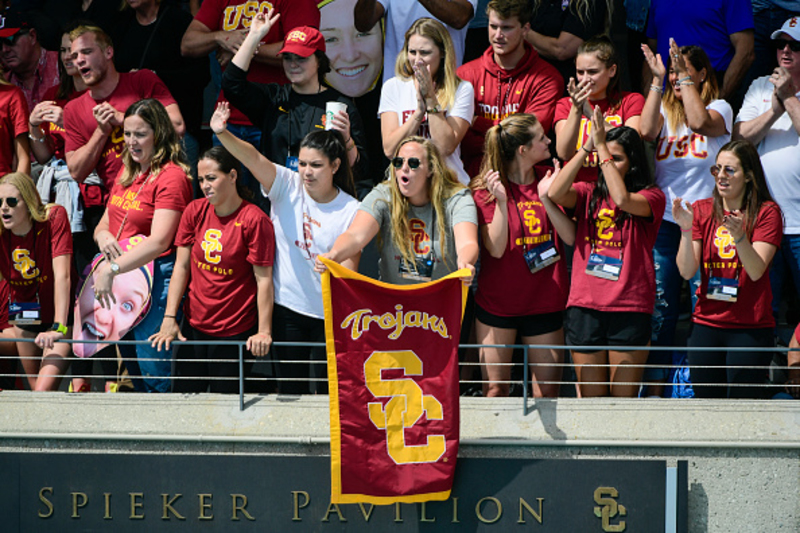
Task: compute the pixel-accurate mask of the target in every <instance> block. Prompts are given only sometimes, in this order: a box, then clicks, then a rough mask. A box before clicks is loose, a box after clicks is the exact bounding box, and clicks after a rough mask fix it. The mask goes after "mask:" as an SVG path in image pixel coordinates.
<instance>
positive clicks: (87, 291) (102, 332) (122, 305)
mask: <svg viewBox="0 0 800 533" xmlns="http://www.w3.org/2000/svg"><path fill="white" fill-rule="evenodd" d="M145 238H146V237H144V236H142V235H136V236H133V237H131V238H129V239H122V240H121V241H120V243H119V245H120V248H122V250H123V253H124V252H127V251H128V250H130V249H131V248H133V247H134V246H136V245H137V244H139V243H141V242H142V241H144V239H145ZM103 261H105V259H104V258H103V256H102V254H98V255H97V256H95V258H94V260H93V261H92V264H91V265H89V267H88V268H87V269H86V271H85V272H84V276H83V280H82V281H81V284H80V285H79V287H78V297H77V298H76V301H75V327H74V328H73V333H72V340H74V341H109V342H111V341H118V340H120V339H122V337H124V336H125V334H126V333H128V332H129V331H130V330H131V329H132V328H133V327H134V326H136V324H138V323H139V322H141V321H142V320H143V319H144V317H145V316H147V312H148V311H149V310H150V293H151V291H152V288H153V262H152V261H151V262H149V263H148V264H147V265H145V266H143V267H140V268H137V269H135V270H131V271H129V272H125V273H123V274H120V275H118V276H116V277H115V278H114V284H113V288H112V291H113V293H114V297H115V298H116V300H117V302H116V303H114V304H112V305H111V309H105V308H103V307H101V306H100V303H99V302H98V301H97V299H96V298H95V296H94V283H95V279H94V275H95V272H97V267H98V266H99V265H100V264H101V263H102V262H103ZM106 346H108V343H92V344H73V346H72V348H73V351H74V352H75V355H76V356H77V357H91V356H92V355H94V354H95V353H97V352H99V351H100V350H102V349H103V348H105V347H106Z"/></svg>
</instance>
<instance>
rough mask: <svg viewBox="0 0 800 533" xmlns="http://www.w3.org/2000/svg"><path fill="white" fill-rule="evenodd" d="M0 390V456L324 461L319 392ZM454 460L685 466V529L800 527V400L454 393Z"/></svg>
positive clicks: (324, 413)
mask: <svg viewBox="0 0 800 533" xmlns="http://www.w3.org/2000/svg"><path fill="white" fill-rule="evenodd" d="M245 406H246V408H245V410H244V411H239V403H238V398H237V397H230V396H221V395H179V394H174V395H140V394H85V395H76V394H64V393H40V394H34V393H29V392H8V391H5V392H2V393H0V451H7V452H19V451H28V452H42V451H51V452H79V451H92V452H114V453H118V452H122V453H126V452H138V453H142V452H154V453H160V454H163V453H193V452H199V453H223V454H291V455H298V454H303V455H328V454H329V450H328V444H329V441H328V416H329V415H328V402H327V397H324V396H323V397H287V396H275V395H271V396H248V397H246V401H245ZM461 411H462V427H461V438H462V445H461V456H463V457H514V458H537V459H542V458H560V459H563V458H572V459H575V460H581V459H602V458H615V459H616V458H626V459H636V458H659V459H666V460H667V461H668V462H669V463H670V464H671V463H674V462H676V461H678V460H682V459H685V460H687V461H688V464H689V473H688V474H689V531H692V532H705V531H709V532H724V533H731V532H783V531H786V532H796V531H800V402H793V401H771V402H759V401H734V402H729V401H714V400H655V399H652V400H651V399H630V400H629V399H624V400H611V399H593V400H578V399H559V400H541V401H533V400H531V402H530V403H529V404H528V406H527V408H525V409H523V403H522V400H521V399H520V398H516V399H502V400H499V399H493V400H489V399H483V398H462V403H461Z"/></svg>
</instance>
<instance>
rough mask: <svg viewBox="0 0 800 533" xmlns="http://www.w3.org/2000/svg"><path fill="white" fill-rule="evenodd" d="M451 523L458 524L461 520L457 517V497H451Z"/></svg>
mask: <svg viewBox="0 0 800 533" xmlns="http://www.w3.org/2000/svg"><path fill="white" fill-rule="evenodd" d="M450 523H451V524H460V523H461V521H460V520H459V519H458V498H453V519H452V520H450Z"/></svg>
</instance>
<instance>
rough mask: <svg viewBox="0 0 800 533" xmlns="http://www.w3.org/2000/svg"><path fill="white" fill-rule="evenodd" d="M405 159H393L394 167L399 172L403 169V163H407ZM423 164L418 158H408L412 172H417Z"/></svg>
mask: <svg viewBox="0 0 800 533" xmlns="http://www.w3.org/2000/svg"><path fill="white" fill-rule="evenodd" d="M405 161H406V160H405V159H403V158H402V157H395V158H394V159H392V166H393V167H394V168H396V169H397V170H400V169H401V168H403V163H405ZM421 164H422V161H420V160H419V158H417V157H409V158H408V168H410V169H411V170H417V169H418V168H419V166H420V165H421Z"/></svg>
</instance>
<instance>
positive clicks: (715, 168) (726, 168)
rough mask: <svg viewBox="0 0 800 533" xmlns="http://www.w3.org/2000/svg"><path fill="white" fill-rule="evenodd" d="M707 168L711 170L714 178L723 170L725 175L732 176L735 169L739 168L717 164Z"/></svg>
mask: <svg viewBox="0 0 800 533" xmlns="http://www.w3.org/2000/svg"><path fill="white" fill-rule="evenodd" d="M709 170H710V171H711V175H712V176H714V177H715V178H716V177H717V176H719V175H720V174H721V173H723V172H725V175H726V176H733V175H734V174H736V171H737V170H739V169H737V168H734V167H731V166H724V167H722V166H719V165H714V166H713V167H711V168H710V169H709Z"/></svg>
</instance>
